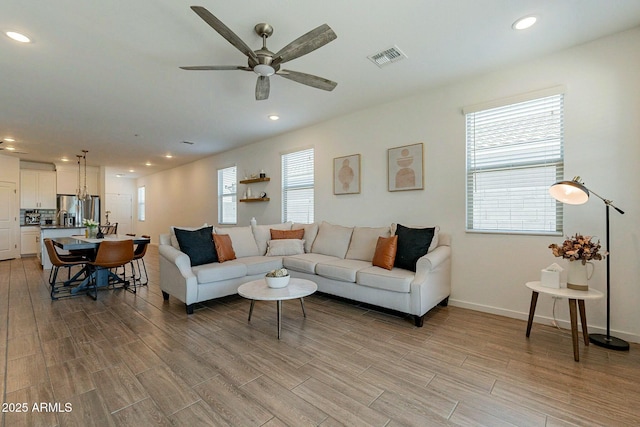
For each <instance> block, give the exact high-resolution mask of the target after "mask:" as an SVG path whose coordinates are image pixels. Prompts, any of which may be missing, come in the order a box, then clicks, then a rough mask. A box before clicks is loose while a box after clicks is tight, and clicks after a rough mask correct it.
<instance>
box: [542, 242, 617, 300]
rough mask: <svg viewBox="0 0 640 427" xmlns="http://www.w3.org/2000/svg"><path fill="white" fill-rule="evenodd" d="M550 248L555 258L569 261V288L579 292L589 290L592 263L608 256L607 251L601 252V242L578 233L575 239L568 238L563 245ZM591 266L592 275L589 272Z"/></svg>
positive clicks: (553, 245)
mask: <svg viewBox="0 0 640 427" xmlns="http://www.w3.org/2000/svg"><path fill="white" fill-rule="evenodd" d="M549 248H550V249H551V251H552V252H553V255H554V256H557V257H562V258H564V259H567V260H569V268H568V269H567V288H569V289H575V290H578V291H588V290H589V285H588V281H589V279H591V276H593V270H594V265H593V263H592V262H591V261H592V260H593V261H599V260H601V259H603V258H604V257H605V255H607V253H606V252H605V251H601V249H602V246H601V245H600V240H598V241H597V242H594V241H593V240H592V236H583V235H581V234H577V233H576V235H575V236H573V237H567V239H566V240H565V241H564V242H563V243H562V245H556V244H555V243H552V244H551V245H549ZM589 265H590V266H591V273H589V271H588V266H589Z"/></svg>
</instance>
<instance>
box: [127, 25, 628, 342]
mask: <svg viewBox="0 0 640 427" xmlns="http://www.w3.org/2000/svg"><path fill="white" fill-rule="evenodd" d="M638 69H640V29H635V30H631V31H627V32H624V33H621V34H618V35H614V36H611V37H607V38H603V39H600V40H597V41H595V42H592V43H589V44H585V45H582V46H578V47H576V48H572V49H569V50H566V51H564V52H561V53H558V54H555V55H552V56H548V57H544V58H541V59H536V60H533V61H531V62H529V63H526V64H521V65H519V66H515V67H511V68H508V69H503V70H499V71H496V72H494V73H490V74H487V75H484V76H479V77H475V78H473V79H468V80H466V81H463V82H459V83H456V84H452V85H450V86H447V87H443V88H439V89H436V90H431V91H428V92H425V93H420V94H417V95H415V96H413V97H410V98H405V99H402V100H398V101H395V102H391V103H389V104H386V105H381V106H376V107H372V108H370V109H367V110H363V111H359V112H356V113H353V114H350V115H347V116H342V117H339V118H336V119H334V120H331V121H328V122H325V123H322V124H319V125H316V126H312V127H309V128H305V129H302V130H299V131H295V132H291V133H288V134H285V135H280V136H277V137H274V138H271V139H268V140H265V141H262V142H259V143H256V144H252V145H250V146H246V147H243V148H240V149H237V150H233V151H230V152H226V153H223V154H220V155H217V156H213V157H210V158H207V159H203V160H200V161H198V162H195V163H192V164H190V165H185V166H182V167H179V168H176V169H173V170H170V171H166V172H162V173H158V174H155V175H151V176H148V177H145V178H141V179H139V180H138V184H139V185H145V186H146V188H147V221H146V224H145V226H146V229H147V230H148V231H150V232H153V235H154V236H157V235H158V234H159V233H164V232H166V230H167V227H168V226H169V225H196V224H201V223H203V222H209V223H215V222H216V217H217V213H216V212H217V211H216V209H217V203H216V194H217V189H216V177H217V175H216V170H217V169H218V168H221V167H226V166H229V165H232V164H237V166H238V174H239V177H240V178H241V177H242V176H243V175H244V171H245V170H248V171H249V173H255V172H257V171H258V170H260V169H261V168H264V169H265V170H266V172H267V174H268V175H269V176H270V177H271V178H272V180H271V182H270V183H268V184H267V185H266V186H265V187H264V191H266V192H267V193H268V195H269V196H270V197H271V201H270V202H269V203H251V204H245V203H239V206H238V211H239V217H238V223H239V224H242V225H244V224H248V223H249V219H250V218H251V217H252V216H255V217H256V218H257V220H258V223H262V224H266V223H274V222H278V221H280V203H281V197H280V190H279V188H280V174H279V169H280V154H281V153H282V152H286V151H290V150H292V149H296V148H305V147H308V146H313V147H315V153H316V154H315V155H316V205H315V210H316V220H326V221H329V222H334V223H339V224H344V225H349V224H352V225H355V224H358V225H378V224H388V223H391V222H400V223H403V224H424V225H434V224H438V225H440V227H441V228H442V230H443V231H446V232H449V233H451V234H452V236H453V291H452V296H451V299H450V301H451V303H452V304H456V305H460V306H464V307H470V308H474V309H479V310H483V311H488V312H494V313H499V314H504V315H508V316H513V317H518V318H525V316H526V313H527V311H528V307H529V300H530V292H528V290H527V289H526V288H525V287H524V283H525V282H527V281H530V280H537V279H538V278H539V275H540V269H541V268H542V267H545V266H547V265H548V264H550V263H552V262H554V261H558V260H557V259H555V258H553V256H552V255H551V252H550V250H549V249H548V245H549V244H550V243H552V242H557V243H560V242H561V241H562V240H563V239H562V238H561V237H549V236H546V237H545V236H510V235H492V234H471V233H466V232H465V123H464V116H463V114H462V113H461V109H462V107H464V106H467V105H473V104H477V103H481V102H486V101H491V100H496V99H500V98H506V97H510V96H513V95H518V94H522V93H526V92H530V91H535V90H539V89H544V88H548V87H552V86H557V85H563V86H565V87H566V96H565V173H566V178H568V179H570V178H572V177H573V176H574V175H581V176H582V178H583V180H584V181H585V183H586V185H587V186H588V187H590V188H591V189H593V190H595V191H596V192H598V193H599V194H601V195H603V196H606V197H607V198H610V199H612V200H614V201H615V202H616V204H617V205H618V206H619V207H620V208H622V209H623V210H626V211H627V213H626V214H625V215H619V214H617V213H615V212H612V221H611V241H612V252H613V256H612V258H611V262H612V269H611V271H612V293H611V295H612V310H611V312H612V313H611V314H612V316H611V319H612V320H611V322H612V323H611V324H612V330H613V331H614V332H615V334H614V335H617V336H619V337H621V338H626V339H630V340H632V341H635V342H640V312H639V311H638V310H637V303H638V301H640V286H639V285H638V282H639V277H640V267H639V265H640V263H639V261H640V239H639V234H640V221H638V217H639V215H640V194H639V192H638V190H637V183H638V182H640V172H638V170H639V168H638V166H637V163H638V160H639V159H640V144H639V143H638V141H639V139H640V124H639V123H640V121H639V120H638V117H640V97H638V96H637V94H638V93H640V79H638V78H637V70H638ZM282 120H286V117H285V118H283V119H282ZM416 142H422V143H424V145H425V189H424V190H423V191H405V192H393V193H391V192H388V191H387V184H386V177H387V166H386V161H387V160H386V159H387V149H388V148H392V147H396V146H401V145H407V144H413V143H416ZM356 153H360V154H361V155H362V191H361V193H360V194H357V195H343V196H335V195H333V187H332V173H333V171H332V168H333V164H332V163H333V158H334V157H339V156H345V155H350V154H356ZM242 187H243V186H240V188H239V190H238V191H239V194H242V192H243V191H244V189H243V188H242ZM255 190H258V191H261V190H260V189H259V188H258V187H254V191H255ZM604 224H605V218H604V204H603V203H602V202H601V201H599V200H598V199H596V198H593V197H592V199H591V200H590V201H589V202H588V203H587V204H586V205H582V206H566V208H565V234H573V233H575V232H580V233H583V234H592V235H595V236H598V237H600V238H601V239H602V240H603V241H604V236H605V230H604ZM590 285H591V286H592V287H594V288H597V289H600V290H604V287H605V263H604V261H602V262H598V263H597V264H596V273H595V276H594V278H593V279H592V280H591V282H590ZM537 313H538V314H539V315H540V316H542V317H544V318H547V319H548V318H549V317H550V316H551V299H550V298H545V297H541V298H540V300H539V302H538V310H537ZM587 314H588V318H589V324H590V327H591V329H592V332H593V331H598V330H601V329H602V328H603V327H604V325H605V303H604V300H600V301H595V302H587ZM556 315H557V317H558V318H559V319H561V320H566V319H567V318H568V309H567V307H566V303H564V304H559V305H558V307H557V308H556ZM523 326H524V325H523ZM523 335H524V329H523Z"/></svg>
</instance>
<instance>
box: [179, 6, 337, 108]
mask: <svg viewBox="0 0 640 427" xmlns="http://www.w3.org/2000/svg"><path fill="white" fill-rule="evenodd" d="M191 9H192V10H193V11H194V12H195V13H197V14H198V16H200V18H202V19H203V20H204V21H205V22H206V23H207V24H209V25H210V26H211V28H213V29H214V30H216V31H217V32H218V33H219V34H220V35H221V36H222V37H224V38H225V39H226V40H227V41H228V42H229V43H231V44H232V45H233V46H235V47H236V49H238V50H239V51H240V52H242V53H244V54H245V55H246V56H247V58H248V65H247V66H241V65H237V66H236V65H202V66H193V67H180V68H182V69H183V70H242V71H253V72H254V73H256V74H257V75H258V81H257V83H256V100H258V101H260V100H263V99H267V98H269V88H270V83H269V77H270V76H273V75H276V76H280V77H284V78H285V79H289V80H293V81H294V82H298V83H302V84H303V85H307V86H311V87H315V88H317V89H322V90H326V91H332V90H333V89H334V88H335V87H336V86H337V85H338V83H336V82H332V81H331V80H327V79H324V78H322V77H318V76H314V75H311V74H306V73H301V72H298V71H292V70H284V69H282V70H281V69H280V65H282V64H284V63H285V62H288V61H291V60H292V59H296V58H299V57H301V56H303V55H306V54H307V53H310V52H313V51H314V50H316V49H318V48H320V47H322V46H324V45H325V44H327V43H329V42H331V41H333V40H335V39H336V38H337V36H336V33H334V32H333V30H332V29H331V27H329V26H328V25H327V24H323V25H320V26H319V27H318V28H315V29H313V30H311V31H309V32H308V33H306V34H304V35H303V36H300V37H298V38H297V39H295V40H294V41H292V42H291V43H289V44H288V45H286V46H285V47H283V48H282V49H280V50H279V51H278V52H276V53H273V52H271V51H270V50H269V49H267V38H269V36H271V34H273V27H272V26H271V25H269V24H264V23H263V24H258V25H256V26H255V28H254V29H255V32H256V33H257V34H258V35H259V36H260V37H262V48H261V49H258V50H255V51H253V50H251V48H250V47H249V46H247V44H246V43H245V42H243V41H242V39H240V37H238V36H237V35H236V34H235V33H234V32H233V31H231V30H230V29H229V27H227V26H226V25H224V24H223V23H222V21H220V20H219V19H218V18H216V17H215V16H213V14H212V13H211V12H209V11H208V10H207V9H205V8H204V7H202V6H191Z"/></svg>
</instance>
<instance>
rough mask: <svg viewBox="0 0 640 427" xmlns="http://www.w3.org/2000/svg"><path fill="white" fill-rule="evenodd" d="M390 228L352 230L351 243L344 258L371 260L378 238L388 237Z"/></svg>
mask: <svg viewBox="0 0 640 427" xmlns="http://www.w3.org/2000/svg"><path fill="white" fill-rule="evenodd" d="M390 235H391V228H389V227H375V228H374V227H356V228H354V229H353V235H352V236H351V243H350V244H349V250H348V251H347V255H346V257H345V258H347V259H359V260H362V261H371V260H373V254H374V253H375V252H376V244H377V243H378V237H389V236H390Z"/></svg>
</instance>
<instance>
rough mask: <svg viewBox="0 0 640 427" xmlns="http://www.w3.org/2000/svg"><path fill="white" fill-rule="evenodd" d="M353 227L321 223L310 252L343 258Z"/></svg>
mask: <svg viewBox="0 0 640 427" xmlns="http://www.w3.org/2000/svg"><path fill="white" fill-rule="evenodd" d="M352 233H353V227H343V226H342V225H335V224H329V223H328V222H325V221H323V222H322V224H320V227H319V228H318V235H317V236H316V240H315V241H314V242H313V246H312V247H311V252H313V253H314V254H322V255H329V256H334V257H338V258H344V256H345V255H346V254H347V249H349V242H350V241H351V234H352Z"/></svg>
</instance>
